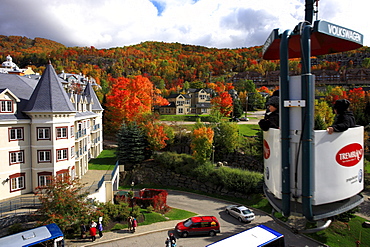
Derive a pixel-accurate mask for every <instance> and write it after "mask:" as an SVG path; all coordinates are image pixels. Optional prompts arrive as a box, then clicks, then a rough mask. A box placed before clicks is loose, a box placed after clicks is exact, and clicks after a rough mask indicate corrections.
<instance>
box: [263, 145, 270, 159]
mask: <svg viewBox="0 0 370 247" xmlns="http://www.w3.org/2000/svg"><path fill="white" fill-rule="evenodd" d="M263 157H264V158H265V159H266V160H267V159H268V158H270V146H269V144H268V143H267V141H266V140H263Z"/></svg>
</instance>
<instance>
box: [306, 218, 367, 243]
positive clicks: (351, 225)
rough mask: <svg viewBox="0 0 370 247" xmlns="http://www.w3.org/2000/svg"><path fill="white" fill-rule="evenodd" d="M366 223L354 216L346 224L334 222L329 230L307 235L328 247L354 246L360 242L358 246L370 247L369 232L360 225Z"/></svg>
mask: <svg viewBox="0 0 370 247" xmlns="http://www.w3.org/2000/svg"><path fill="white" fill-rule="evenodd" d="M364 221H366V220H365V219H363V218H360V217H358V216H356V217H355V218H353V219H351V220H350V221H349V222H348V223H344V222H340V221H336V222H333V223H332V224H331V225H330V227H329V228H327V229H325V230H324V231H320V232H317V233H315V234H307V235H308V236H309V237H311V238H314V239H316V240H318V241H320V242H322V243H325V244H327V245H329V246H330V247H342V246H356V241H358V240H359V241H361V244H360V245H358V246H370V230H369V228H363V227H362V223H363V222H364Z"/></svg>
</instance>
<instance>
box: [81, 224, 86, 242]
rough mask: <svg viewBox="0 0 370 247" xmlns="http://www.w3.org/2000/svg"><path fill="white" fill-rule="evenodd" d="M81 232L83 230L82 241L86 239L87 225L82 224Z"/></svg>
mask: <svg viewBox="0 0 370 247" xmlns="http://www.w3.org/2000/svg"><path fill="white" fill-rule="evenodd" d="M80 230H81V238H82V239H84V238H86V232H87V228H86V225H85V224H84V223H81V225H80Z"/></svg>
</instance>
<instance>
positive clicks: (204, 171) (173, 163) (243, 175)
mask: <svg viewBox="0 0 370 247" xmlns="http://www.w3.org/2000/svg"><path fill="white" fill-rule="evenodd" d="M155 160H156V161H157V162H158V163H159V164H160V165H162V166H163V167H165V168H167V169H170V170H172V171H174V172H175V173H179V174H184V175H188V176H189V175H190V176H192V177H193V178H195V179H196V180H198V181H201V182H203V183H212V184H215V185H217V186H220V187H222V188H225V189H227V190H230V191H235V192H241V193H247V194H253V193H259V192H261V185H262V181H263V174H262V173H258V172H252V171H248V170H242V169H238V168H231V167H215V166H214V165H212V164H211V163H206V164H202V165H197V164H196V163H195V162H194V160H193V158H192V157H191V156H190V155H187V154H177V153H171V152H165V153H161V154H157V155H155Z"/></svg>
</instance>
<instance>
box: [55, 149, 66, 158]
mask: <svg viewBox="0 0 370 247" xmlns="http://www.w3.org/2000/svg"><path fill="white" fill-rule="evenodd" d="M67 159H68V149H67V148H63V149H57V161H61V160H67Z"/></svg>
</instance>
